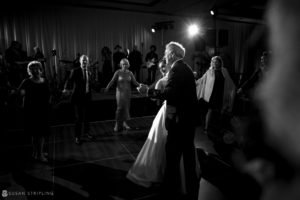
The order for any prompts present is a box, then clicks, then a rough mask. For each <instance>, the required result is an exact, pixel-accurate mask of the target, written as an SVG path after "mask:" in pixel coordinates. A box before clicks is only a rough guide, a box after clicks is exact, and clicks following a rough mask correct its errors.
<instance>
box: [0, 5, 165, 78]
mask: <svg viewBox="0 0 300 200" xmlns="http://www.w3.org/2000/svg"><path fill="white" fill-rule="evenodd" d="M161 18H162V17H161V16H156V15H151V14H143V13H134V12H122V11H112V10H101V9H91V8H77V7H47V8H46V7H41V8H39V9H36V8H35V9H32V10H31V9H30V8H27V9H26V10H25V9H24V10H21V11H20V10H18V11H17V12H13V13H9V14H6V15H4V16H2V17H1V18H0V38H1V40H0V42H1V46H0V51H1V52H3V53H4V51H5V49H7V48H8V47H9V46H10V43H11V41H14V40H16V41H19V42H21V43H22V46H23V50H25V51H27V55H28V56H31V55H33V54H34V51H33V47H34V46H36V45H37V46H39V47H40V48H41V50H42V52H43V53H44V54H45V57H46V58H47V63H46V76H47V77H53V76H54V74H55V73H56V74H57V75H58V76H62V74H63V70H64V69H63V68H64V67H63V65H62V63H60V62H59V60H61V59H64V60H70V61H72V60H74V59H75V57H76V54H77V53H81V54H87V55H88V56H89V57H90V59H91V62H95V61H99V67H102V63H101V49H102V48H103V47H104V46H108V47H109V48H110V49H111V51H112V52H113V48H114V46H115V45H117V44H119V45H121V46H122V47H123V49H127V48H128V49H130V50H131V49H132V47H133V45H134V44H136V45H138V49H139V50H140V51H141V52H142V53H143V56H145V54H146V53H147V52H148V51H149V47H150V45H152V44H155V43H156V41H153V37H152V35H151V33H150V27H151V25H152V23H153V22H154V21H157V20H158V21H159V20H161ZM158 43H159V42H158ZM52 49H56V50H57V56H55V57H54V56H52V54H51V50H52ZM100 71H101V68H100ZM59 78H60V79H61V78H62V77H59Z"/></svg>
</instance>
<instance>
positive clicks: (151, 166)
mask: <svg viewBox="0 0 300 200" xmlns="http://www.w3.org/2000/svg"><path fill="white" fill-rule="evenodd" d="M162 81H165V80H162ZM165 114H166V101H164V102H163V105H162V106H161V108H160V110H159V111H158V113H157V115H156V116H155V118H154V120H153V123H152V126H151V129H150V131H149V134H148V138H147V140H146V142H145V144H144V146H143V147H142V149H141V151H140V153H139V154H138V156H137V158H136V160H135V162H134V164H133V166H132V167H131V168H130V170H129V171H128V173H127V178H128V179H129V180H131V181H132V182H134V183H136V184H138V185H141V186H144V187H150V186H151V185H152V184H156V183H161V182H162V179H163V175H164V171H165V160H166V159H165V157H166V152H165V144H166V139H167V130H166V128H165Z"/></svg>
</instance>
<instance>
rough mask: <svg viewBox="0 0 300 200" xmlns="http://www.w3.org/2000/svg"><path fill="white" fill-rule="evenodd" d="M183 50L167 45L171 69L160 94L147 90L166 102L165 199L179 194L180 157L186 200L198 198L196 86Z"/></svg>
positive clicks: (154, 96)
mask: <svg viewBox="0 0 300 200" xmlns="http://www.w3.org/2000/svg"><path fill="white" fill-rule="evenodd" d="M184 56H185V48H184V47H183V46H182V45H181V44H179V43H177V42H170V43H168V44H167V45H166V49H165V55H164V58H165V59H166V64H167V65H169V66H171V70H170V72H169V75H168V82H167V85H166V87H165V90H164V91H163V92H160V91H157V90H153V89H149V90H148V96H149V97H152V98H158V99H165V100H167V110H166V118H165V125H166V129H167V130H168V136H167V142H166V171H165V180H164V186H165V187H166V188H165V191H166V194H167V195H168V197H169V198H170V197H178V194H176V192H179V191H180V159H181V156H183V160H184V169H185V178H186V180H185V183H186V191H187V196H188V197H189V199H196V198H197V190H198V182H197V180H198V179H197V176H196V164H195V147H194V134H195V120H196V113H195V110H196V109H195V108H196V102H197V96H196V84H195V79H194V75H193V72H192V70H191V68H190V66H188V65H187V64H186V63H185V62H184V61H183V60H182V59H183V58H184Z"/></svg>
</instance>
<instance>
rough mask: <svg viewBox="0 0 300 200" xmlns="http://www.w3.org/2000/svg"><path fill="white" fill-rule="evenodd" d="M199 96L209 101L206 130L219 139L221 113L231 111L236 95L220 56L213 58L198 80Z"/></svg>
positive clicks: (212, 136)
mask: <svg viewBox="0 0 300 200" xmlns="http://www.w3.org/2000/svg"><path fill="white" fill-rule="evenodd" d="M197 96H198V99H203V100H204V101H205V102H206V103H207V109H208V110H207V113H206V117H205V118H206V119H205V131H206V133H207V134H208V136H209V137H210V138H211V139H212V140H213V141H218V140H219V138H220V136H219V133H220V130H221V127H220V126H221V115H222V114H224V113H231V111H232V107H233V102H234V96H235V85H234V83H233V81H232V79H231V78H230V75H229V73H228V71H227V69H226V68H224V67H223V60H222V58H221V57H220V56H214V57H213V58H212V59H211V63H210V68H209V69H208V70H207V71H206V73H205V74H204V75H203V76H202V77H201V78H200V79H199V80H198V81H197Z"/></svg>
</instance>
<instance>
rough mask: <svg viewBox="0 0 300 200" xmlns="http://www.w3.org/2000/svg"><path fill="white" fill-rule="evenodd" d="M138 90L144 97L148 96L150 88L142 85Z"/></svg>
mask: <svg viewBox="0 0 300 200" xmlns="http://www.w3.org/2000/svg"><path fill="white" fill-rule="evenodd" d="M136 89H137V91H138V92H139V93H140V94H141V95H142V96H147V95H148V90H149V87H148V86H147V85H144V84H140V85H139V87H137V88H136Z"/></svg>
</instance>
